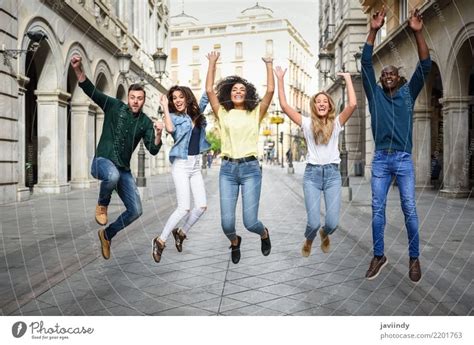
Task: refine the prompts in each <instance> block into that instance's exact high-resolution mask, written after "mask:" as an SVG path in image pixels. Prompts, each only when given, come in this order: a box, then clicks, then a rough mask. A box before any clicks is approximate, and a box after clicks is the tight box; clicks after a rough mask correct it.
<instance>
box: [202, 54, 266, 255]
mask: <svg viewBox="0 0 474 345" xmlns="http://www.w3.org/2000/svg"><path fill="white" fill-rule="evenodd" d="M219 56H220V54H219V53H218V52H211V53H209V54H208V55H207V58H208V60H209V68H208V71H207V78H206V92H207V96H208V98H209V103H210V104H211V107H212V111H213V112H214V114H215V115H216V117H217V120H218V123H219V126H220V132H221V142H222V149H221V151H222V155H221V157H222V165H221V170H220V173H219V192H220V193H219V194H220V205H221V225H222V230H223V231H224V234H225V235H226V236H227V238H228V239H229V240H230V242H231V246H230V247H229V248H230V249H231V257H232V262H233V263H234V264H237V263H238V262H239V260H240V243H241V242H242V238H241V237H240V236H238V235H237V234H236V231H235V207H236V206H237V199H238V197H239V187H240V188H242V212H243V220H244V226H245V228H246V229H247V230H248V231H251V232H254V233H256V234H259V235H260V238H261V250H262V254H263V255H264V256H267V255H269V254H270V251H271V247H272V246H271V243H270V235H269V232H268V229H267V228H266V227H265V226H264V225H263V224H262V222H261V221H260V220H259V219H258V206H259V202H260V191H261V189H262V173H261V171H260V166H259V163H258V159H257V144H258V132H259V127H260V122H261V121H262V119H263V117H264V116H265V115H266V113H267V109H268V106H269V105H270V103H271V101H272V97H273V92H274V89H275V81H274V79H273V71H272V68H273V59H272V58H263V59H262V60H263V62H265V67H266V72H267V90H266V92H265V96H263V98H262V100H261V101H260V99H259V97H258V95H257V91H256V89H255V86H253V85H252V84H251V83H249V82H248V81H247V80H245V79H243V78H241V77H239V76H230V77H227V78H224V79H222V80H221V81H219V82H218V84H217V86H216V91H214V78H215V70H216V62H217V60H218V59H219Z"/></svg>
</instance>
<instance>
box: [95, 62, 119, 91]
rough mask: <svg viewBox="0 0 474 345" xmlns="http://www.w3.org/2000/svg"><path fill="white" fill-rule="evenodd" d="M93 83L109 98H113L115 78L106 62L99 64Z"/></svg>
mask: <svg viewBox="0 0 474 345" xmlns="http://www.w3.org/2000/svg"><path fill="white" fill-rule="evenodd" d="M93 82H94V84H95V86H96V87H97V88H98V89H99V90H101V91H102V92H104V93H106V94H107V95H109V96H113V91H114V90H113V77H112V72H111V70H110V67H109V65H108V64H107V62H106V61H105V60H100V61H99V62H98V63H97V66H96V68H95V73H94V79H93Z"/></svg>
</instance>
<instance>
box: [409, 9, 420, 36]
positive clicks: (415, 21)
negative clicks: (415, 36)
mask: <svg viewBox="0 0 474 345" xmlns="http://www.w3.org/2000/svg"><path fill="white" fill-rule="evenodd" d="M408 26H409V27H410V29H412V30H413V32H418V31H421V29H423V16H422V15H421V13H420V10H419V9H417V8H416V9H415V12H413V11H410V18H408Z"/></svg>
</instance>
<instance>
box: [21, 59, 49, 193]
mask: <svg viewBox="0 0 474 345" xmlns="http://www.w3.org/2000/svg"><path fill="white" fill-rule="evenodd" d="M33 58H35V59H33ZM40 58H42V60H43V61H44V53H43V55H41V54H35V53H33V52H31V51H29V52H28V53H27V54H26V61H25V75H26V77H27V78H29V80H30V81H29V83H28V87H27V88H26V91H25V110H24V111H25V122H24V123H25V181H24V183H25V186H26V187H28V188H29V189H30V192H32V191H33V187H34V185H35V184H37V183H38V109H37V100H36V98H37V97H36V95H35V90H36V89H37V88H38V74H39V73H41V70H40V71H37V65H38V66H40V68H41V66H42V65H41V61H39V60H40Z"/></svg>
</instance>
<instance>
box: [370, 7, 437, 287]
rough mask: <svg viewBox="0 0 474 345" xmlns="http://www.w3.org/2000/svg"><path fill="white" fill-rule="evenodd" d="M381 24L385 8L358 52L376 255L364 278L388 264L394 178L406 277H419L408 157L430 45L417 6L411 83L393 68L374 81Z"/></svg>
mask: <svg viewBox="0 0 474 345" xmlns="http://www.w3.org/2000/svg"><path fill="white" fill-rule="evenodd" d="M384 22H385V8H384V7H382V10H381V11H380V12H376V13H375V14H374V15H373V16H372V20H371V22H370V31H369V34H368V36H367V42H366V44H365V45H364V49H363V52H362V82H363V86H364V90H365V94H366V96H367V100H368V102H369V110H370V115H371V127H372V134H373V137H374V141H375V152H374V158H373V161H372V179H371V187H372V239H373V248H374V257H373V259H372V260H371V262H370V266H369V269H368V270H367V273H366V275H365V277H366V278H367V279H369V280H371V279H374V278H376V277H377V276H378V275H379V273H380V271H381V269H382V268H383V267H384V266H385V265H386V264H387V262H388V261H387V258H386V257H385V255H384V227H385V207H386V203H387V194H388V190H389V187H390V183H391V181H392V177H393V176H395V178H396V179H397V185H398V188H399V191H400V201H401V205H402V210H403V214H404V215H405V226H406V228H407V232H408V248H409V255H410V260H409V265H408V267H409V269H408V271H409V277H410V279H411V280H412V281H413V282H418V281H419V280H420V279H421V268H420V261H419V259H418V257H419V236H418V215H417V213H416V205H415V169H414V167H413V161H412V155H411V151H412V145H413V144H412V129H413V107H414V104H415V100H416V97H417V96H418V94H419V93H420V91H421V89H422V88H423V84H424V81H425V78H426V77H427V75H428V73H429V72H430V69H431V59H430V55H429V50H428V46H427V45H426V42H425V38H424V37H423V33H422V30H423V19H422V16H421V14H420V12H419V11H418V10H415V12H414V13H411V14H410V18H409V19H408V26H409V27H410V29H411V30H412V31H413V33H414V36H415V41H416V45H417V47H418V57H419V60H420V61H419V62H418V64H417V66H416V69H415V72H414V73H413V76H412V77H411V79H410V81H409V82H406V80H405V79H404V78H402V77H400V75H399V74H398V68H397V67H395V66H386V67H384V68H383V69H382V72H381V75H380V83H381V84H382V87H380V86H378V85H377V82H376V79H375V72H374V69H373V66H372V52H373V49H374V41H375V37H376V35H377V31H378V30H379V29H380V28H381V27H382V26H383V24H384Z"/></svg>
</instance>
